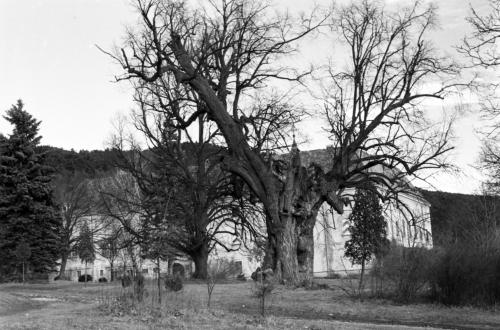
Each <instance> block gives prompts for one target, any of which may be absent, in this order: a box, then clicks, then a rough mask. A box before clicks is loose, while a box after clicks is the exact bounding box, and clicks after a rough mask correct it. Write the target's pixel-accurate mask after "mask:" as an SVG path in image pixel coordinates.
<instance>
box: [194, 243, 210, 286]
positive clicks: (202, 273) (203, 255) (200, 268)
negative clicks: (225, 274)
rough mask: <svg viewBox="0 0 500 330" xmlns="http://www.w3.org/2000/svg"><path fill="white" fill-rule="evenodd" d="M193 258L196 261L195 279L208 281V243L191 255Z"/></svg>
mask: <svg viewBox="0 0 500 330" xmlns="http://www.w3.org/2000/svg"><path fill="white" fill-rule="evenodd" d="M191 258H192V259H193V261H194V273H193V277H194V278H198V279H203V280H204V279H206V278H207V275H208V268H207V263H208V243H203V244H201V245H200V247H199V248H198V249H197V250H196V251H193V252H192V253H191Z"/></svg>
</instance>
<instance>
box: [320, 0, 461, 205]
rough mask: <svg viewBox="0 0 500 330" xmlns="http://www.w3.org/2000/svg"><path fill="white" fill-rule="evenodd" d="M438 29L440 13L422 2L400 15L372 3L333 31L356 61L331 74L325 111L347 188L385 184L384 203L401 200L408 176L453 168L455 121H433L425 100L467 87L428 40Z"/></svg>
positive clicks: (346, 14) (348, 14) (343, 13)
mask: <svg viewBox="0 0 500 330" xmlns="http://www.w3.org/2000/svg"><path fill="white" fill-rule="evenodd" d="M434 23H435V8H433V7H432V6H429V7H427V8H420V5H419V4H418V3H417V4H416V5H414V6H413V7H409V8H406V9H405V10H403V11H401V12H400V13H399V14H396V13H390V12H386V11H384V10H383V9H382V8H380V7H379V6H377V5H374V4H371V3H369V2H368V1H363V2H359V3H356V4H353V5H350V6H348V7H345V8H343V9H341V10H340V12H339V14H338V17H337V19H336V20H335V21H334V24H333V26H334V28H335V29H337V31H338V32H339V33H340V35H341V36H342V38H343V39H344V41H345V43H346V44H347V47H348V50H349V52H350V54H351V55H350V62H349V66H348V69H347V70H346V71H341V72H335V71H333V69H331V70H330V78H331V79H330V81H331V85H330V86H329V90H330V91H333V92H330V93H328V94H327V96H326V98H325V102H324V106H325V114H326V116H327V118H328V123H329V125H328V131H329V133H330V134H331V135H330V137H331V141H332V142H333V148H331V151H332V153H333V154H334V155H333V157H332V158H333V166H332V168H333V169H336V170H335V172H336V174H335V175H336V176H337V178H338V180H339V181H340V182H342V183H341V186H342V187H343V188H349V187H354V186H358V185H359V184H360V183H361V182H364V181H366V180H369V181H372V182H375V183H377V184H379V185H383V186H384V188H385V193H386V196H382V197H385V198H389V197H391V196H393V197H394V196H396V197H397V193H398V190H404V189H408V188H409V184H408V181H407V180H406V178H407V177H408V176H413V177H416V178H419V179H422V180H425V177H423V176H420V175H419V174H420V173H422V171H423V170H432V169H440V168H448V167H449V163H448V162H447V159H446V157H445V156H446V153H447V152H448V151H449V150H451V149H452V146H451V144H450V140H451V124H452V121H448V122H446V121H445V122H439V123H435V122H432V121H430V120H428V119H427V116H426V111H425V109H424V107H425V105H426V104H425V103H423V101H425V100H428V99H443V98H444V97H445V96H446V95H448V94H449V93H450V92H451V91H452V90H453V89H454V88H457V87H459V86H462V84H460V83H458V82H457V78H458V74H459V67H458V66H457V65H456V64H455V63H454V62H452V61H451V60H449V59H446V58H443V57H439V56H438V55H436V52H435V50H434V49H433V48H432V45H431V44H430V43H429V42H428V41H426V35H427V33H428V31H429V30H430V29H431V28H432V26H433V24H434ZM424 172H425V171H424Z"/></svg>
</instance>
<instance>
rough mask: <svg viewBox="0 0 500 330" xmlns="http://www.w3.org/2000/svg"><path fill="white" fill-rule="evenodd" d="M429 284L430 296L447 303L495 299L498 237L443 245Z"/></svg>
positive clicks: (498, 296) (499, 284)
mask: <svg viewBox="0 0 500 330" xmlns="http://www.w3.org/2000/svg"><path fill="white" fill-rule="evenodd" d="M432 288H433V298H434V299H435V300H436V301H439V302H442V303H444V304H447V305H469V304H472V305H493V304H497V303H499V302H500V241H499V240H498V239H494V240H490V241H488V239H486V240H485V241H483V244H481V245H479V246H477V245H472V244H463V243H462V244H457V243H455V244H451V245H448V246H446V247H445V248H444V252H443V254H442V257H441V259H440V263H439V267H437V268H436V272H435V275H434V277H433V281H432Z"/></svg>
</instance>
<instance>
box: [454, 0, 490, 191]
mask: <svg viewBox="0 0 500 330" xmlns="http://www.w3.org/2000/svg"><path fill="white" fill-rule="evenodd" d="M470 10H471V14H470V16H469V17H468V18H467V21H468V22H469V24H470V25H471V27H472V29H473V31H472V33H471V34H470V35H468V36H466V37H465V38H464V40H463V42H462V45H460V46H459V47H458V51H459V52H461V53H462V54H464V55H465V56H466V57H467V58H468V59H469V60H470V61H471V66H472V67H473V68H480V69H483V70H484V71H483V74H486V75H488V74H490V75H492V76H487V77H486V79H484V81H485V83H477V84H476V86H475V87H476V88H477V89H476V91H477V92H478V95H479V98H480V101H479V102H480V105H481V110H482V115H483V117H484V119H485V122H486V123H487V124H486V125H485V128H483V131H482V132H481V133H482V134H483V137H484V141H483V149H482V153H481V154H482V157H481V163H482V166H483V169H484V170H485V171H486V173H487V174H488V182H487V183H486V188H487V189H488V190H489V191H490V192H493V193H498V192H499V190H498V187H499V186H500V183H499V181H498V174H499V172H500V150H499V147H498V143H499V138H500V135H499V133H500V131H499V129H500V121H499V118H500V110H499V109H500V102H499V101H500V98H499V95H498V87H499V84H498V74H497V73H496V70H497V68H498V66H499V65H500V52H499V51H498V45H499V40H500V1H498V0H490V1H489V6H488V8H487V13H484V14H480V13H479V12H478V11H477V10H476V9H475V8H474V7H472V6H471V8H470Z"/></svg>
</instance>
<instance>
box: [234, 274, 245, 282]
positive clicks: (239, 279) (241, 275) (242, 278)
mask: <svg viewBox="0 0 500 330" xmlns="http://www.w3.org/2000/svg"><path fill="white" fill-rule="evenodd" d="M236 279H237V280H238V281H242V282H245V281H246V280H247V279H246V277H245V274H243V273H242V274H239V275H238V276H236Z"/></svg>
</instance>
